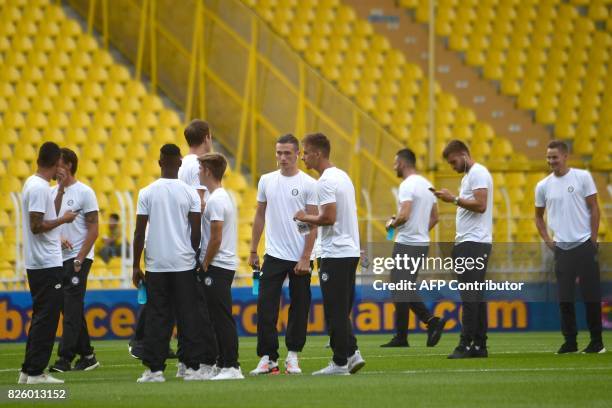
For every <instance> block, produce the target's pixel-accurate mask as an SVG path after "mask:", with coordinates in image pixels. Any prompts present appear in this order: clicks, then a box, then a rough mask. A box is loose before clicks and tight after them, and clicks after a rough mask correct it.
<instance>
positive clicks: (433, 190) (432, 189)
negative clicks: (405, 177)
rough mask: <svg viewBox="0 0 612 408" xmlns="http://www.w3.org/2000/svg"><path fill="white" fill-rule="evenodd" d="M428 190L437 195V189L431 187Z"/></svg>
mask: <svg viewBox="0 0 612 408" xmlns="http://www.w3.org/2000/svg"><path fill="white" fill-rule="evenodd" d="M428 190H429V191H431V192H432V193H435V192H436V189H435V188H433V187H429V188H428Z"/></svg>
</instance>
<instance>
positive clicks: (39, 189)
mask: <svg viewBox="0 0 612 408" xmlns="http://www.w3.org/2000/svg"><path fill="white" fill-rule="evenodd" d="M21 208H22V221H23V223H22V225H23V242H24V250H25V267H26V269H46V268H57V267H62V266H63V262H62V244H61V241H60V230H59V227H58V228H54V229H52V230H50V231H47V232H43V233H40V234H34V233H32V230H31V228H30V213H31V212H36V213H42V214H44V215H43V220H44V221H52V220H55V219H57V218H58V217H57V214H56V213H55V206H54V205H53V199H52V197H51V188H50V187H49V182H48V181H47V180H45V179H43V178H42V177H40V176H37V175H33V176H30V177H28V179H27V180H26V182H25V183H24V185H23V189H22V190H21Z"/></svg>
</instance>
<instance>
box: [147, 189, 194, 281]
mask: <svg viewBox="0 0 612 408" xmlns="http://www.w3.org/2000/svg"><path fill="white" fill-rule="evenodd" d="M200 208H201V204H200V197H199V196H198V193H196V191H195V189H194V188H193V187H191V186H188V185H187V184H185V183H184V182H182V181H181V180H178V179H167V178H160V179H157V180H156V181H154V182H153V183H151V184H149V185H148V186H147V187H145V188H143V189H142V190H140V192H139V193H138V205H137V210H136V214H138V215H148V216H149V224H148V233H147V238H146V251H145V267H146V271H147V272H182V271H188V270H191V269H194V268H195V265H196V262H195V251H194V250H193V248H192V247H191V226H190V225H189V219H188V216H189V213H190V212H193V213H199V212H200Z"/></svg>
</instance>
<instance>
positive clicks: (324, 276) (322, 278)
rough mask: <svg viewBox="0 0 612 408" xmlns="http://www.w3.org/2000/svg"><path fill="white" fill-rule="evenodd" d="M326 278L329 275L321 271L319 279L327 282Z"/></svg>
mask: <svg viewBox="0 0 612 408" xmlns="http://www.w3.org/2000/svg"><path fill="white" fill-rule="evenodd" d="M328 279H329V275H328V274H327V273H325V272H323V273H322V274H321V281H323V282H327V280H328Z"/></svg>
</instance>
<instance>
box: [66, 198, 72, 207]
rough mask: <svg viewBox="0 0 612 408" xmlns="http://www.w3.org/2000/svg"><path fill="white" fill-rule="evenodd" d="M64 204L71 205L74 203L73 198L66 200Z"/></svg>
mask: <svg viewBox="0 0 612 408" xmlns="http://www.w3.org/2000/svg"><path fill="white" fill-rule="evenodd" d="M66 204H68V206H71V205H72V204H74V200H72V199H71V200H68V202H67V203H66Z"/></svg>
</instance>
